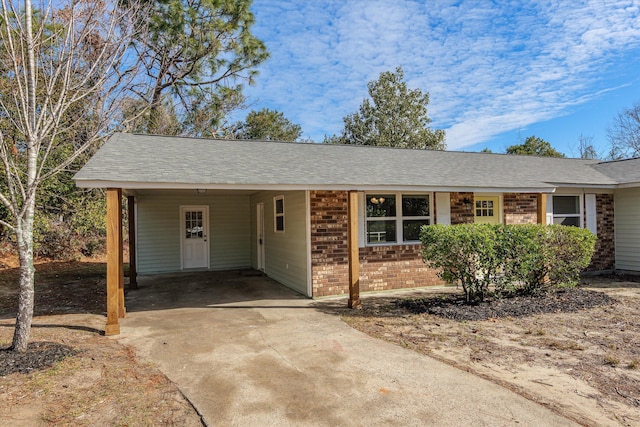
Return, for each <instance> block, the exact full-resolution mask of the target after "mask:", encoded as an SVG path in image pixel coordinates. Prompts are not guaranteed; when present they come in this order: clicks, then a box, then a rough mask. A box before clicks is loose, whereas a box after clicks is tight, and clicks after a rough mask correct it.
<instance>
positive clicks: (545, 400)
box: [334, 277, 640, 426]
mask: <svg viewBox="0 0 640 427" xmlns="http://www.w3.org/2000/svg"><path fill="white" fill-rule="evenodd" d="M631 280H637V279H635V278H631V279H629V278H627V279H626V280H625V279H624V278H622V279H621V278H602V277H591V278H588V279H586V280H585V281H584V283H583V284H582V285H581V288H586V289H589V290H592V291H595V292H596V293H591V292H585V291H583V290H581V289H576V290H575V294H573V295H571V293H572V291H566V292H563V294H566V295H561V298H564V299H565V300H566V301H568V300H574V303H575V304H578V305H579V304H581V303H584V304H586V305H587V306H588V305H589V304H591V305H593V307H592V308H580V307H577V308H576V310H575V311H565V312H563V311H561V310H559V309H558V308H557V305H556V304H555V302H554V301H546V302H545V301H542V302H537V303H534V302H531V301H529V302H527V301H526V300H521V301H519V305H520V306H521V307H525V308H524V309H522V310H519V311H517V312H515V313H509V312H508V310H506V311H505V310H503V309H497V308H496V306H499V305H500V304H503V303H502V302H500V301H498V302H494V303H487V304H486V305H488V306H491V305H494V307H493V309H492V308H491V307H489V309H487V310H484V311H485V312H489V313H492V314H490V315H483V316H480V317H478V316H477V315H476V314H472V315H470V318H482V319H484V320H464V316H461V315H460V314H459V313H464V312H465V311H467V313H466V314H465V315H467V316H469V313H468V312H473V311H474V310H476V309H475V308H473V309H469V310H465V309H462V310H459V309H456V308H455V307H454V306H456V305H458V306H459V298H458V297H455V296H452V293H455V294H456V295H457V294H458V293H460V292H461V291H460V290H455V288H446V289H443V288H440V289H438V290H435V289H434V290H429V291H426V292H417V293H415V294H413V295H411V296H403V298H402V299H399V298H398V297H386V296H376V297H368V298H365V299H364V300H363V304H364V306H365V308H364V309H363V310H361V311H353V310H351V311H350V310H346V309H343V308H338V307H337V306H335V307H334V312H335V313H336V314H338V315H341V316H342V318H343V319H344V321H345V322H347V323H348V324H349V325H351V326H352V327H354V328H356V329H359V330H360V331H362V332H364V333H367V334H369V335H372V336H374V337H378V338H381V339H384V340H387V341H390V342H393V343H396V344H398V345H401V346H404V347H407V348H410V349H413V350H415V351H418V352H420V353H424V354H428V355H429V356H432V357H435V358H437V359H439V360H442V361H444V362H446V363H449V364H451V365H453V366H456V367H459V368H460V369H463V370H466V371H469V372H472V373H474V374H477V375H479V376H482V377H484V378H487V379H489V380H491V381H494V382H496V383H499V384H501V385H503V386H505V387H507V388H509V389H512V390H513V391H515V392H517V393H519V394H521V395H523V396H525V397H527V398H529V399H531V400H534V401H536V402H539V403H541V404H542V405H545V406H547V407H549V408H550V409H552V410H554V411H556V412H558V413H560V414H563V415H565V416H567V417H569V418H571V419H573V420H575V421H577V422H579V423H581V424H583V425H588V426H597V425H602V426H611V425H622V426H637V425H640V283H637V282H635V281H631ZM603 294H604V295H603ZM607 297H610V298H607ZM552 298H557V297H556V296H553V297H552ZM566 301H565V303H564V304H569V303H567V302H566ZM536 306H537V308H540V307H545V306H546V307H548V310H544V309H543V310H542V311H540V310H537V308H536ZM425 307H426V308H425ZM429 307H431V308H434V307H435V309H433V310H432V309H431V308H429ZM443 307H444V308H443ZM485 308H486V307H485ZM498 308H499V307H498ZM429 311H432V312H435V313H438V314H429V313H428V312H429ZM454 311H456V312H459V313H458V314H452V312H454ZM480 311H482V310H480ZM523 311H524V312H525V313H522V312H523ZM527 311H531V313H527ZM536 311H537V313H536ZM545 311H547V312H545ZM532 313H533V314H532ZM467 318H469V317H467ZM454 319H457V320H454Z"/></svg>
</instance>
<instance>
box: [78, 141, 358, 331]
mask: <svg viewBox="0 0 640 427" xmlns="http://www.w3.org/2000/svg"><path fill="white" fill-rule="evenodd" d="M236 147H241V148H243V149H244V151H243V150H242V149H241V150H238V149H237V148H236ZM247 150H249V151H247ZM250 153H251V147H250V146H246V147H245V146H244V144H243V143H242V142H234V141H223V142H215V143H214V142H213V141H202V140H198V139H186V138H170V137H159V136H143V135H127V134H116V135H114V136H113V137H112V138H110V139H109V140H108V141H107V142H106V143H105V145H103V147H102V148H101V149H100V150H99V151H98V152H97V153H96V155H94V157H92V158H91V159H90V161H89V162H88V163H87V164H86V165H85V166H84V167H83V168H82V170H81V171H80V172H78V174H77V175H76V176H75V177H74V179H75V181H76V185H78V186H79V187H84V188H103V189H105V190H106V201H107V218H106V221H107V324H106V328H105V334H106V335H115V334H119V333H120V324H119V321H118V319H120V318H123V317H124V316H125V314H126V307H125V300H124V268H123V266H124V260H123V215H122V214H123V206H122V204H123V197H126V200H127V206H128V227H127V229H128V234H129V254H130V259H129V263H130V266H131V274H130V277H131V281H130V283H131V285H132V286H135V284H136V282H137V276H138V274H145V275H146V274H157V273H172V272H178V271H184V272H187V271H194V270H215V271H220V270H237V269H249V268H252V269H255V270H259V271H262V272H264V273H265V274H266V275H267V276H269V277H270V278H272V279H274V280H276V281H277V282H279V283H281V284H283V285H285V286H287V287H289V288H292V289H294V290H296V291H297V292H299V293H301V294H303V295H305V296H308V297H312V296H313V292H312V288H311V282H312V262H311V249H310V234H311V233H310V214H309V212H310V207H309V204H310V197H309V192H310V191H312V190H313V189H314V187H313V186H311V185H309V184H294V183H293V182H295V181H292V180H293V179H294V178H295V177H290V176H289V177H287V176H284V177H283V176H282V175H283V174H285V175H286V173H288V172H289V165H288V164H287V162H286V161H285V162H283V163H282V164H279V165H278V166H279V168H272V167H271V165H266V166H265V165H262V169H261V170H258V171H255V170H254V171H251V172H246V171H244V170H243V169H242V168H241V166H242V165H243V164H246V161H245V160H246V156H247V155H248V154H250ZM234 156H240V158H233V157H234ZM253 160H254V162H255V161H260V160H261V159H257V160H256V159H253ZM262 160H264V159H262ZM258 164H260V162H259V163H254V167H253V169H256V168H257V165H258ZM247 169H252V167H251V166H249V165H247ZM272 169H274V170H272ZM272 175H273V176H272ZM314 179H315V178H314ZM287 180H289V181H287ZM319 188H322V187H319ZM357 203H358V197H357V193H355V192H352V194H351V196H350V197H349V212H350V215H349V218H350V222H349V224H350V232H349V236H350V238H351V246H350V247H351V249H352V250H351V251H350V252H349V254H350V260H357V259H358V242H357V240H358V239H357V227H358V222H357V214H356V212H357ZM349 267H350V274H349V277H350V279H349V290H350V299H349V306H353V307H357V306H359V290H358V263H357V262H349Z"/></svg>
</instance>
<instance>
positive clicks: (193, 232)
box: [184, 210, 204, 239]
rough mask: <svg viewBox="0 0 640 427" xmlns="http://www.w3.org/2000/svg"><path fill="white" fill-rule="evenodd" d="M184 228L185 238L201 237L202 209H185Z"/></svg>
mask: <svg viewBox="0 0 640 427" xmlns="http://www.w3.org/2000/svg"><path fill="white" fill-rule="evenodd" d="M184 230H185V231H186V235H185V237H186V238H187V239H201V238H203V234H202V233H203V231H204V229H203V220H202V211H200V210H199V211H186V212H185V213H184Z"/></svg>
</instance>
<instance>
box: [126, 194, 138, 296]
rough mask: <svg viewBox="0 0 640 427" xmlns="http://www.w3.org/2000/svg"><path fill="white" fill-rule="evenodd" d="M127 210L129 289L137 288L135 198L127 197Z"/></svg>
mask: <svg viewBox="0 0 640 427" xmlns="http://www.w3.org/2000/svg"><path fill="white" fill-rule="evenodd" d="M127 210H128V212H129V288H131V289H137V288H138V269H137V266H136V217H135V215H136V210H135V198H134V197H133V196H128V197H127Z"/></svg>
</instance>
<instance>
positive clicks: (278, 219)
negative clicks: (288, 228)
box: [273, 196, 284, 232]
mask: <svg viewBox="0 0 640 427" xmlns="http://www.w3.org/2000/svg"><path fill="white" fill-rule="evenodd" d="M273 229H274V231H276V232H284V196H276V197H274V198H273Z"/></svg>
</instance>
